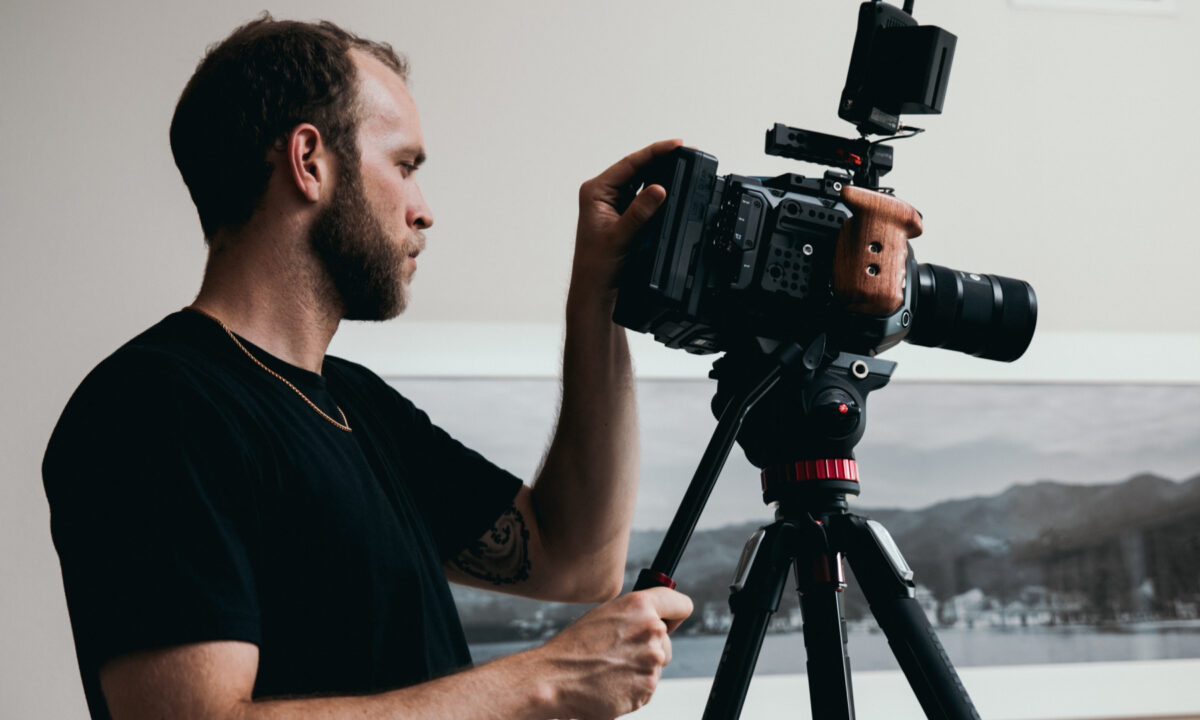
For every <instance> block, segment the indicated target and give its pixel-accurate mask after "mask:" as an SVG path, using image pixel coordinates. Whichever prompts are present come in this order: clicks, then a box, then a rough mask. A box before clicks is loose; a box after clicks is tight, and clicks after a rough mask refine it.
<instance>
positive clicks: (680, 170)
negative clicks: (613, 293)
mask: <svg viewBox="0 0 1200 720" xmlns="http://www.w3.org/2000/svg"><path fill="white" fill-rule="evenodd" d="M850 180H851V178H850V176H849V175H848V174H846V173H842V172H838V171H832V170H831V171H828V172H826V173H825V174H824V176H823V177H821V178H807V177H804V176H802V175H797V174H794V173H786V174H783V175H779V176H778V177H774V178H759V177H747V176H742V175H734V174H730V175H724V176H722V175H718V174H717V159H716V158H714V157H713V156H711V155H708V154H706V153H703V152H701V151H699V150H693V149H691V148H679V149H677V150H675V151H673V152H671V153H670V154H668V155H666V156H663V157H661V158H657V159H656V160H655V161H654V162H653V163H652V164H651V165H650V166H649V167H647V168H646V169H645V171H644V172H643V174H642V177H641V178H640V182H641V183H643V184H645V185H652V184H654V185H661V186H662V187H664V188H666V189H667V198H666V200H665V201H664V202H663V205H662V207H661V208H660V209H659V211H658V212H657V213H656V214H655V215H654V217H653V218H651V220H650V221H649V222H648V223H647V224H646V225H645V226H643V228H642V229H641V231H640V232H639V233H638V235H637V237H636V238H635V239H634V242H633V244H632V245H631V247H630V248H629V253H628V256H627V258H626V262H625V267H624V273H623V276H622V281H621V288H620V293H619V295H618V298H617V306H616V311H615V314H614V316H613V317H614V319H615V320H616V321H617V322H618V323H619V324H621V325H623V326H625V327H628V328H630V329H632V330H637V331H639V332H646V333H652V334H653V335H654V337H655V339H656V340H658V341H659V342H661V343H663V344H664V345H666V346H668V347H672V348H681V349H683V350H686V351H688V352H691V353H697V354H707V353H716V352H722V351H724V350H727V349H728V348H729V346H730V344H731V342H736V341H738V340H740V339H742V338H744V337H747V336H749V337H762V338H770V339H777V340H781V341H782V340H788V339H802V338H806V337H810V336H812V335H814V334H815V333H817V332H825V333H827V334H830V333H832V335H831V336H830V338H829V339H830V340H831V341H833V342H834V343H835V346H837V347H839V348H840V349H841V350H844V351H847V352H854V353H858V354H868V355H873V354H876V353H878V352H881V351H883V350H885V349H887V348H888V347H891V346H892V345H895V344H896V343H898V342H899V341H900V340H901V339H902V338H903V337H904V335H905V334H907V332H908V328H909V326H910V325H911V321H912V312H911V307H912V305H913V303H914V302H915V300H914V298H913V293H912V290H911V288H910V287H908V285H907V283H905V286H904V299H903V301H902V303H901V305H900V307H899V308H897V309H895V310H894V311H893V312H891V313H890V314H888V315H886V316H882V317H881V316H875V315H864V314H860V313H852V312H849V311H847V310H845V309H844V308H843V307H842V306H841V303H839V302H838V301H837V298H836V297H835V293H834V286H833V278H834V257H835V254H836V252H837V249H838V238H839V236H840V235H841V233H842V227H843V225H844V224H846V223H847V222H848V221H850V219H851V217H853V212H852V211H851V209H850V207H848V206H847V204H846V203H845V202H844V201H843V198H842V189H843V188H844V187H845V186H846V185H848V184H849V183H850ZM910 257H911V254H910ZM913 274H914V275H915V272H913Z"/></svg>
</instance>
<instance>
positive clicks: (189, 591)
mask: <svg viewBox="0 0 1200 720" xmlns="http://www.w3.org/2000/svg"><path fill="white" fill-rule="evenodd" d="M233 427H234V426H233V423H232V420H231V418H230V417H228V416H226V415H225V414H224V413H223V411H222V410H221V408H220V407H219V406H218V404H217V403H215V402H213V400H212V399H211V398H210V397H209V396H208V395H207V394H206V393H205V392H204V390H203V388H202V386H201V385H199V384H197V383H196V381H194V380H190V379H189V378H188V377H187V376H186V375H185V374H184V373H182V372H181V371H178V370H170V369H168V368H164V367H162V364H161V363H160V362H156V361H155V360H154V359H153V358H142V357H136V356H134V357H122V356H121V355H120V354H118V355H116V356H114V357H112V358H109V360H107V361H105V363H102V364H101V365H100V366H99V367H98V368H97V369H96V370H95V371H93V373H92V374H91V375H90V376H89V377H88V378H87V379H86V380H85V381H84V383H83V385H81V386H80V388H79V390H77V391H76V394H75V395H74V396H73V397H72V399H71V401H70V403H69V404H68V405H67V408H66V409H65V410H64V412H63V415H62V417H61V418H60V420H59V423H58V425H57V427H56V428H55V431H54V434H53V435H52V437H51V440H50V443H49V446H48V448H47V451H46V456H45V458H44V461H43V465H42V474H43V481H44V484H45V489H46V496H47V499H48V500H49V503H50V523H51V532H52V535H53V538H54V544H55V547H56V549H57V550H58V554H59V559H60V562H61V565H62V575H63V584H64V586H65V589H66V595H67V604H68V608H69V610H70V615H71V624H72V629H73V632H74V635H75V642H76V649H77V652H78V654H79V660H80V667H81V671H82V672H83V674H84V678H83V679H84V683H85V686H86V687H88V688H89V689H90V690H94V689H95V687H96V683H98V678H97V677H96V676H95V673H96V672H97V671H98V670H99V668H100V666H101V665H102V664H103V663H104V662H105V661H107V660H109V659H111V658H113V657H115V656H117V655H121V654H124V653H128V652H133V651H137V650H143V649H151V648H156V647H165V646H169V645H177V644H183V643H190V642H202V641H209V640H244V641H247V642H253V643H257V642H258V641H259V635H260V631H259V620H258V606H257V601H256V592H255V584H254V577H253V572H252V569H251V568H252V566H251V562H250V553H249V551H248V549H247V544H246V540H247V535H248V533H249V530H248V528H249V527H250V526H251V525H252V519H253V516H254V512H255V510H254V507H255V504H254V471H253V468H252V467H251V466H250V464H249V461H248V459H247V458H248V455H247V453H246V452H245V451H244V448H243V447H242V446H241V441H240V440H239V438H238V437H237V436H236V433H235V432H234V431H233V429H232V428H233ZM89 699H92V693H91V692H89Z"/></svg>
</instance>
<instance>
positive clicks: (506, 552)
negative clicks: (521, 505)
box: [451, 505, 529, 585]
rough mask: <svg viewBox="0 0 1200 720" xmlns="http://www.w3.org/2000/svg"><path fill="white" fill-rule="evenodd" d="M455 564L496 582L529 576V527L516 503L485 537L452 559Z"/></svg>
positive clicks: (517, 581)
mask: <svg viewBox="0 0 1200 720" xmlns="http://www.w3.org/2000/svg"><path fill="white" fill-rule="evenodd" d="M451 562H452V563H453V564H454V567H456V568H458V569H459V570H462V571H463V572H465V573H466V574H468V575H470V576H471V577H475V578H479V579H480V580H486V581H487V582H490V583H492V584H493V585H513V584H516V583H519V582H521V581H523V580H528V579H529V528H527V527H525V518H524V517H522V515H521V511H520V510H517V507H516V506H515V505H514V506H512V507H511V508H509V509H508V511H507V512H505V513H504V514H503V515H501V516H500V519H498V520H497V521H496V524H495V526H493V527H492V529H491V530H489V531H488V532H487V533H486V534H485V535H484V536H483V537H482V538H480V539H479V540H477V541H476V542H475V543H474V544H473V545H472V546H471V547H468V548H467V549H466V550H463V551H462V552H461V553H459V555H458V557H456V558H454V559H453V560H451Z"/></svg>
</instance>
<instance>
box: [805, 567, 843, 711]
mask: <svg viewBox="0 0 1200 720" xmlns="http://www.w3.org/2000/svg"><path fill="white" fill-rule="evenodd" d="M808 558H810V559H811V563H810V564H809V566H808V567H805V565H804V559H805V558H804V556H803V555H801V556H800V557H798V558H797V560H796V577H797V579H798V581H799V583H800V588H799V589H800V611H801V612H802V613H803V614H804V649H805V651H806V652H807V654H808V663H807V666H806V667H807V668H808V695H809V703H810V704H811V705H812V716H813V718H814V719H815V718H851V719H852V718H853V717H854V689H853V687H852V685H851V682H850V656H849V654H848V653H847V652H846V621H845V617H844V615H843V613H842V591H843V590H844V589H845V587H846V583H845V576H844V572H843V570H842V558H841V555H840V554H838V553H834V554H832V555H830V554H826V551H825V549H823V548H821V547H814V548H811V554H810V555H809V556H808ZM835 659H836V660H837V661H836V662H835Z"/></svg>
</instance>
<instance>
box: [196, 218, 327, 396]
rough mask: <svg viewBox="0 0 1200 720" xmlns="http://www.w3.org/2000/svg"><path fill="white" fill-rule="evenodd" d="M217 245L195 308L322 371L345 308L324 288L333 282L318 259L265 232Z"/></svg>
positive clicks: (274, 350)
mask: <svg viewBox="0 0 1200 720" xmlns="http://www.w3.org/2000/svg"><path fill="white" fill-rule="evenodd" d="M215 247H219V248H220V249H216V250H210V251H209V255H208V264H207V266H206V267H205V271H204V282H203V284H202V285H201V288H200V294H199V295H197V297H196V300H195V302H193V303H192V307H194V308H196V309H198V310H201V311H203V312H205V313H208V314H209V315H212V316H213V317H216V318H218V319H220V320H221V322H223V323H225V325H226V326H227V327H228V328H229V329H230V330H232V331H233V332H235V333H237V334H238V335H240V336H242V337H243V338H245V339H247V340H249V341H250V342H252V343H254V344H255V345H257V346H259V347H260V348H262V349H263V350H266V351H267V352H269V353H271V354H272V355H274V356H275V357H277V358H279V359H281V360H284V361H286V362H288V363H291V364H292V365H296V366H298V367H301V368H304V369H306V370H309V371H311V372H314V373H320V372H321V367H322V365H323V363H324V361H325V351H326V350H327V349H328V347H329V342H330V340H332V339H333V334H334V333H335V332H336V331H337V328H338V322H339V320H340V318H341V312H340V310H339V309H338V308H334V307H332V306H331V303H330V302H329V301H328V298H329V297H331V294H330V293H329V292H328V291H327V290H325V291H323V288H325V286H327V285H328V281H327V280H326V279H325V277H324V276H323V274H322V271H321V270H320V268H319V267H318V266H317V261H316V259H315V258H313V257H312V256H311V255H309V254H307V253H299V252H294V251H292V252H289V251H288V247H287V244H286V243H282V242H279V243H276V242H272V241H270V240H269V239H266V238H262V237H242V238H238V239H236V240H233V241H230V242H221V243H219V244H218V245H216V246H215Z"/></svg>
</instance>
